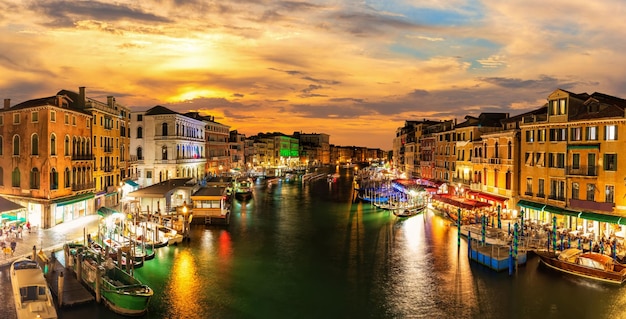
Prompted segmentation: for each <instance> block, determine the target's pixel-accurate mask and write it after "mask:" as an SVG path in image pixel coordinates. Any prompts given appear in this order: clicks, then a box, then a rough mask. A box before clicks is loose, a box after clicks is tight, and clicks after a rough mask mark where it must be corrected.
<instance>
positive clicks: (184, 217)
mask: <svg viewBox="0 0 626 319" xmlns="http://www.w3.org/2000/svg"><path fill="white" fill-rule="evenodd" d="M187 227H188V226H187V202H186V201H184V202H183V239H188V238H189V236H188V234H187Z"/></svg>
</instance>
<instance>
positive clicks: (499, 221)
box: [498, 205, 502, 229]
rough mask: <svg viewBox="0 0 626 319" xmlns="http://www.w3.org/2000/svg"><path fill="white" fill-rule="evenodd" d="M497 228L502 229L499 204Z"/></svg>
mask: <svg viewBox="0 0 626 319" xmlns="http://www.w3.org/2000/svg"><path fill="white" fill-rule="evenodd" d="M498 229H502V219H501V218H500V205H498Z"/></svg>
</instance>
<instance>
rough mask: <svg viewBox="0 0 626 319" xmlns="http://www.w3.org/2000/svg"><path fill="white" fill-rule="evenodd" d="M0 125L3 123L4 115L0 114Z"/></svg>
mask: <svg viewBox="0 0 626 319" xmlns="http://www.w3.org/2000/svg"><path fill="white" fill-rule="evenodd" d="M0 125H4V115H0Z"/></svg>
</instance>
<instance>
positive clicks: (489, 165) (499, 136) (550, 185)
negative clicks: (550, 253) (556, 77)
mask: <svg viewBox="0 0 626 319" xmlns="http://www.w3.org/2000/svg"><path fill="white" fill-rule="evenodd" d="M625 114H626V101H625V100H624V99H621V98H618V97H614V96H610V95H606V94H603V93H593V94H587V93H580V94H576V93H572V92H568V91H566V90H561V89H557V90H555V91H554V92H552V93H551V94H550V95H549V96H548V97H547V103H546V105H544V106H540V107H538V108H537V109H535V110H533V111H531V112H527V113H523V114H520V115H517V116H513V117H508V116H504V117H501V118H500V119H494V120H495V121H494V122H493V125H492V126H491V129H489V130H486V131H485V130H483V125H482V124H481V125H478V126H477V127H476V128H480V130H479V131H476V130H475V129H474V128H473V127H472V125H473V124H472V125H465V124H464V123H461V124H459V125H451V127H447V128H445V129H442V128H441V127H440V125H439V124H435V125H433V126H432V127H431V128H429V129H427V131H428V130H430V131H434V132H433V133H432V134H424V135H423V136H422V141H421V150H422V151H421V160H420V167H419V169H420V171H421V179H422V180H428V181H430V182H434V184H435V185H438V183H441V182H443V183H445V184H447V186H446V185H444V187H442V188H440V189H439V191H438V193H442V192H445V193H446V194H445V195H446V196H458V197H461V198H466V199H472V200H477V201H481V202H486V203H488V204H490V205H489V206H487V207H486V209H485V210H487V211H489V212H490V213H491V212H493V210H494V208H498V207H499V208H500V209H501V210H502V213H504V214H508V215H509V216H511V217H521V216H523V217H522V218H525V219H526V220H527V221H528V220H531V221H533V222H538V223H542V222H548V223H551V222H552V221H553V219H556V223H557V225H556V226H557V227H558V229H563V230H567V231H572V232H574V234H584V235H585V238H588V239H593V240H596V241H597V240H600V239H602V238H609V237H614V236H617V237H618V238H621V239H622V240H623V238H624V235H625V231H624V228H625V227H626V197H624V196H620V195H619V194H624V193H625V192H626V178H624V176H626V168H625V165H626V156H623V157H620V156H619V155H620V153H621V152H623V151H622V150H624V149H625V146H626V138H625V137H624V136H623V135H624V134H621V135H619V134H618V132H619V131H623V130H625V129H626V128H625V127H624V126H625V125H626V115H625ZM397 147H398V143H397V141H396V140H394V156H395V154H400V153H401V152H400V150H399V149H396V148H397ZM431 157H432V161H430V159H431ZM396 162H397V159H395V158H394V163H396ZM403 167H405V166H403V165H400V167H396V168H397V169H399V170H401V169H402V168H403ZM431 184H432V183H431ZM457 204H458V203H457ZM458 205H459V206H464V205H462V204H458ZM481 206H482V205H481Z"/></svg>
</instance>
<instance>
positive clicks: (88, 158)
mask: <svg viewBox="0 0 626 319" xmlns="http://www.w3.org/2000/svg"><path fill="white" fill-rule="evenodd" d="M91 160H93V155H92V154H81V155H78V154H72V161H91Z"/></svg>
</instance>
